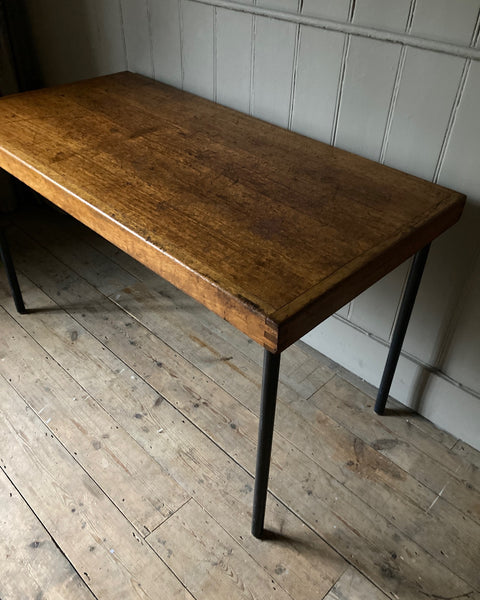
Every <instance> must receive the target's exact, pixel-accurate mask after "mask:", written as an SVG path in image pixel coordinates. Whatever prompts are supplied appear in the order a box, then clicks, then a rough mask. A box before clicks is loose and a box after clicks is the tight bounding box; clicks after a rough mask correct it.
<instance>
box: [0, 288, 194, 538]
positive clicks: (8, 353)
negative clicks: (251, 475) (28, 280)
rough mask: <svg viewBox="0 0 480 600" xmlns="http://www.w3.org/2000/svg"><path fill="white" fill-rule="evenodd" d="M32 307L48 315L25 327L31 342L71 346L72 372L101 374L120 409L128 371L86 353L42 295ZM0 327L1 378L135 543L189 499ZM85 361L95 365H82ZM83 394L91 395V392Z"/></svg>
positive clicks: (12, 331) (65, 380)
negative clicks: (71, 455)
mask: <svg viewBox="0 0 480 600" xmlns="http://www.w3.org/2000/svg"><path fill="white" fill-rule="evenodd" d="M1 292H2V295H4V294H5V288H2V289H1ZM33 298H35V294H33ZM37 299H38V300H40V303H39V304H40V305H41V306H43V307H44V308H46V309H47V311H49V312H47V313H46V315H45V316H46V317H47V318H46V319H45V320H43V323H38V324H37V325H36V327H35V324H32V325H33V329H30V331H31V332H32V333H33V335H38V336H39V337H40V338H41V337H42V336H52V333H54V335H53V336H52V339H53V340H54V339H55V337H56V336H58V338H59V339H58V342H57V343H58V344H59V345H61V344H62V341H63V343H66V344H67V345H75V346H76V347H77V351H76V352H77V354H76V356H77V360H78V361H79V365H82V364H83V365H84V367H83V369H84V370H83V373H84V375H83V377H84V379H89V378H90V379H92V378H95V377H98V374H99V373H104V376H105V382H108V383H109V388H108V391H107V390H103V391H104V392H105V393H108V394H109V395H110V396H111V397H112V401H116V402H122V401H123V393H122V392H123V387H124V386H120V390H121V391H120V390H119V381H118V379H123V380H124V381H126V382H128V386H129V388H130V389H131V390H132V391H131V393H134V390H135V379H136V375H135V373H134V372H133V371H131V370H130V369H128V368H127V367H126V366H125V365H124V364H123V363H122V362H121V361H118V360H116V361H115V359H114V357H111V356H110V355H105V353H104V352H102V347H101V346H100V344H98V343H97V344H93V343H91V344H90V345H87V348H85V341H84V340H83V339H82V338H84V332H82V330H81V328H80V327H78V326H77V325H76V324H75V323H74V322H73V323H72V322H71V320H68V321H67V323H65V319H63V323H62V319H61V318H58V316H57V313H56V310H55V309H56V308H57V306H56V305H55V304H54V303H53V302H51V301H50V302H49V301H48V299H47V298H45V297H44V295H43V294H39V295H38V296H37ZM50 311H51V312H50ZM0 323H1V328H2V332H3V349H2V361H1V364H0V374H1V375H3V376H4V377H5V378H7V377H8V379H9V382H10V384H11V385H12V386H13V387H14V388H15V390H16V391H17V393H18V394H20V395H21V396H22V397H23V398H24V399H25V401H26V403H27V405H28V406H29V408H31V409H32V410H33V411H34V412H35V413H36V414H37V415H38V416H39V418H41V420H42V421H43V422H44V423H45V424H46V425H48V427H49V429H50V430H51V431H52V432H53V433H55V435H56V436H57V438H58V439H59V440H60V441H61V442H62V443H63V444H64V445H65V446H66V447H74V448H75V457H76V460H77V462H78V463H79V464H80V465H82V466H83V468H84V469H85V470H86V471H87V472H88V473H89V474H90V475H91V476H92V477H93V478H94V479H95V481H96V482H97V484H98V485H99V486H100V487H101V488H102V490H103V491H104V493H105V494H107V495H108V497H109V498H110V499H111V501H112V502H113V503H114V504H115V505H116V507H117V508H118V510H120V511H121V512H122V513H123V514H124V515H125V516H126V518H128V520H129V521H130V522H131V523H133V525H134V526H135V527H136V529H137V530H138V531H140V532H141V533H142V535H146V534H148V533H149V532H150V531H152V530H153V529H154V528H155V527H156V526H157V525H158V524H159V523H161V522H162V521H163V520H164V519H165V518H168V517H169V516H170V514H172V513H173V512H174V511H175V510H176V509H177V508H178V507H179V506H181V505H182V504H183V503H184V502H186V500H188V498H189V496H188V494H187V493H186V492H185V491H184V490H183V489H182V488H181V487H180V486H179V485H178V484H177V483H176V482H175V481H174V480H172V478H171V477H170V476H169V475H168V474H167V473H165V471H164V470H163V469H162V468H161V467H159V465H158V464H157V463H156V461H154V460H153V459H152V458H151V457H150V456H149V455H148V454H147V453H146V452H145V451H144V450H143V449H142V448H140V447H139V446H138V444H136V443H135V442H134V441H133V440H132V439H131V437H130V436H128V435H127V434H126V433H125V432H124V431H123V430H122V429H119V428H118V426H117V424H116V423H115V421H114V420H113V419H112V418H111V417H110V416H109V415H108V414H106V413H105V411H104V410H103V408H102V405H101V402H102V401H104V398H100V402H99V403H97V402H96V401H95V399H94V398H92V397H91V396H90V395H89V394H88V393H85V388H84V387H81V386H80V385H79V384H78V383H76V382H75V381H73V380H72V379H71V377H69V376H68V375H67V374H66V373H65V372H64V370H63V369H62V368H61V367H60V366H59V365H58V364H56V363H55V361H54V360H53V359H52V357H51V356H50V355H49V354H46V353H45V351H44V350H43V349H42V348H40V347H39V346H37V345H36V344H34V343H33V342H32V340H31V339H30V338H29V336H28V335H26V334H25V332H24V331H23V329H22V328H21V327H19V326H18V325H17V324H16V323H15V322H14V321H13V319H12V318H10V317H9V316H7V315H6V313H5V311H4V310H3V309H0ZM52 351H55V350H54V348H52ZM86 356H88V357H90V356H91V357H95V358H93V359H89V360H87V359H86ZM86 361H87V362H88V365H89V367H88V368H86V367H85V365H86V364H87V363H86ZM107 365H108V367H107ZM80 368H82V367H80ZM132 378H133V379H132ZM83 383H84V384H85V381H83ZM88 387H89V388H92V387H93V389H94V386H92V385H90V386H88ZM149 392H150V393H149V394H148V395H146V394H145V393H144V398H145V401H147V398H148V399H149V401H150V402H152V403H155V402H156V401H158V398H159V396H158V394H156V393H155V392H154V391H153V390H149ZM102 395H104V394H102ZM140 417H141V415H138V417H135V416H134V415H133V416H132V418H140Z"/></svg>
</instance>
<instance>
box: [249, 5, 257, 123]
mask: <svg viewBox="0 0 480 600" xmlns="http://www.w3.org/2000/svg"><path fill="white" fill-rule="evenodd" d="M253 3H254V5H256V4H257V0H253ZM256 38H257V19H256V17H255V15H253V14H252V36H251V42H250V43H251V46H250V94H249V98H248V114H250V115H252V114H253V110H254V106H255V45H256Z"/></svg>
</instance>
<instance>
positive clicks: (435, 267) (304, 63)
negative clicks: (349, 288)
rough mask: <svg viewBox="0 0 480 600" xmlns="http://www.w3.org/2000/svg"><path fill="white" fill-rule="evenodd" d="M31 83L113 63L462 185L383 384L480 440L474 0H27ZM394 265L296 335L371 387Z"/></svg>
mask: <svg viewBox="0 0 480 600" xmlns="http://www.w3.org/2000/svg"><path fill="white" fill-rule="evenodd" d="M27 5H28V10H29V15H30V21H31V27H32V34H33V37H34V41H35V44H36V47H37V50H38V58H39V63H40V65H41V68H42V70H43V75H44V80H45V83H46V84H47V85H48V84H54V83H63V82H66V81H73V80H76V79H80V78H85V77H91V76H94V75H100V74H106V73H111V72H115V71H120V70H124V69H127V68H128V69H129V70H131V71H135V72H139V73H142V74H145V75H148V76H151V77H155V78H156V79H158V80H160V81H164V82H167V83H170V84H172V85H175V86H177V87H182V88H184V89H186V90H188V91H191V92H194V93H196V94H200V95H202V96H205V97H207V98H210V99H212V100H215V101H217V102H220V103H222V104H226V105H228V106H231V107H233V108H236V109H238V110H241V111H244V112H247V113H250V114H252V115H255V116H257V117H259V118H261V119H265V120H268V121H270V122H272V123H275V124H278V125H280V126H282V127H287V128H290V129H293V130H294V131H298V132H300V133H302V134H304V135H307V136H310V137H314V138H317V139H320V140H322V141H324V142H327V143H332V144H335V145H337V146H339V147H341V148H345V149H348V150H351V151H353V152H356V153H358V154H361V155H364V156H367V157H369V158H372V159H374V160H377V161H380V162H384V163H385V164H388V165H391V166H394V167H396V168H399V169H402V170H405V171H408V172H410V173H414V174H416V175H418V176H420V177H423V178H425V179H428V180H433V181H438V182H439V183H441V184H443V185H446V186H449V187H453V188H455V189H458V190H460V191H463V192H465V193H466V194H468V197H469V198H468V206H467V209H466V212H465V215H464V217H463V218H462V220H461V222H460V223H459V224H458V225H457V226H455V227H454V228H453V229H452V230H450V231H449V232H448V233H446V234H445V235H444V236H442V238H440V239H439V240H438V241H436V242H435V243H434V244H433V247H432V251H431V255H430V258H429V261H428V264H427V269H426V272H425V275H424V280H423V282H422V286H421V289H420V292H419V297H418V300H417V304H416V306H415V309H414V314H413V316H412V321H411V326H410V328H409V331H408V334H407V339H406V342H405V346H404V353H403V356H402V358H401V360H400V364H399V367H398V371H397V376H396V378H395V382H394V385H393V388H392V396H394V397H396V398H398V399H399V400H400V401H402V402H403V403H405V404H408V405H411V406H413V407H415V408H416V409H417V410H418V411H419V412H420V413H422V414H424V415H425V416H426V417H427V418H429V419H431V420H432V421H433V422H435V423H436V424H438V425H439V426H440V427H443V428H444V429H446V430H448V431H449V432H451V433H453V434H454V435H456V436H458V437H460V438H461V439H463V440H465V441H467V442H469V443H470V444H472V445H473V446H475V447H477V448H480V40H479V28H480V18H479V16H480V0H455V2H453V1H452V0H356V1H355V0H303V1H302V0H256V1H255V0H243V3H242V4H239V3H237V2H233V1H232V2H230V1H229V0H28V1H27ZM407 270H408V265H403V266H401V267H400V268H398V269H397V270H396V271H395V272H393V273H392V274H390V275H389V276H388V277H385V278H384V279H383V280H382V281H380V282H379V283H378V284H376V285H374V286H373V287H372V288H371V289H369V290H368V291H366V292H365V293H363V294H362V295H361V296H359V297H358V298H357V299H355V300H354V301H353V302H351V303H350V304H349V305H348V306H346V307H344V308H343V309H341V310H340V311H339V312H338V313H337V314H336V315H335V316H333V317H332V318H330V319H328V320H327V321H325V322H324V323H323V324H322V325H320V326H319V327H318V328H316V329H315V330H314V331H312V332H311V333H310V334H308V335H307V336H306V337H305V341H306V342H308V343H309V344H311V345H312V346H314V347H315V348H317V349H319V350H320V351H321V352H323V353H324V354H326V355H327V356H329V357H331V358H332V359H333V360H335V361H337V362H339V363H340V364H342V365H344V366H345V367H346V368H348V369H350V370H351V371H353V372H354V373H356V374H357V375H360V376H361V377H363V378H364V379H366V380H367V381H369V382H370V383H373V384H374V385H378V383H379V379H380V375H381V371H382V368H383V364H384V360H385V356H386V351H387V343H388V341H389V339H390V336H391V333H392V328H393V325H394V322H395V318H396V314H397V310H398V305H399V300H400V296H401V292H402V288H403V286H404V284H405V278H406V274H407Z"/></svg>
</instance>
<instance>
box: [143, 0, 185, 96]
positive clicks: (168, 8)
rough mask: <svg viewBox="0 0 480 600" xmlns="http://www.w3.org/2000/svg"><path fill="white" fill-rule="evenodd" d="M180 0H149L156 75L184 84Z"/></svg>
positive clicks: (168, 81) (178, 85)
mask: <svg viewBox="0 0 480 600" xmlns="http://www.w3.org/2000/svg"><path fill="white" fill-rule="evenodd" d="M179 1H180V0H148V2H149V7H150V31H151V41H152V53H153V66H154V71H155V77H156V78H157V79H159V80H160V81H163V82H165V83H169V84H171V85H174V86H176V87H181V86H182V53H181V35H180V10H179V9H180V6H179Z"/></svg>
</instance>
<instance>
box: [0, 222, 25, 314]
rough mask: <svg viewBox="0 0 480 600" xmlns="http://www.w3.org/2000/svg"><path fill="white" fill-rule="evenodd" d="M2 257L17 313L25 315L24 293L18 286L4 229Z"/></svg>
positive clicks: (0, 233) (0, 238) (0, 247)
mask: <svg viewBox="0 0 480 600" xmlns="http://www.w3.org/2000/svg"><path fill="white" fill-rule="evenodd" d="M0 257H1V259H2V262H3V264H4V265H5V269H6V271H7V278H8V283H9V285H10V290H11V292H12V296H13V300H14V302H15V306H16V308H17V311H18V312H19V313H20V314H22V315H23V314H25V313H26V312H27V311H26V310H25V304H24V303H23V298H22V292H21V291H20V286H19V285H18V279H17V274H16V272H15V267H14V266H13V261H12V257H11V255H10V249H9V247H8V243H7V237H6V235H5V232H4V231H3V230H2V229H0Z"/></svg>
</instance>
